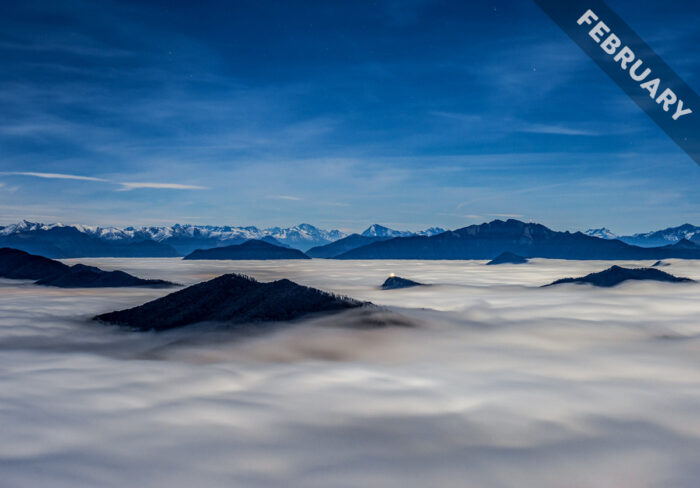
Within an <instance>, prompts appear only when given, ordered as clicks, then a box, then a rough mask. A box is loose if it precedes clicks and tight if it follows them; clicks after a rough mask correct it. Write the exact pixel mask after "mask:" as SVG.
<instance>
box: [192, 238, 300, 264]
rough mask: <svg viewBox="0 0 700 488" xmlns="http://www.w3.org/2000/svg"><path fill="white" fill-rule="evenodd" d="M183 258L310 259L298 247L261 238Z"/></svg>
mask: <svg viewBox="0 0 700 488" xmlns="http://www.w3.org/2000/svg"><path fill="white" fill-rule="evenodd" d="M183 259H188V260H194V259H310V258H309V256H307V255H306V254H304V253H303V252H301V251H299V250H298V249H289V248H286V247H281V246H275V245H274V244H270V243H269V242H265V241H261V240H255V239H253V240H250V241H246V242H244V243H243V244H237V245H234V246H225V247H215V248H213V249H198V250H196V251H194V252H192V253H191V254H188V255H187V256H185V257H184V258H183Z"/></svg>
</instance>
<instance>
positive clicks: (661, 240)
mask: <svg viewBox="0 0 700 488" xmlns="http://www.w3.org/2000/svg"><path fill="white" fill-rule="evenodd" d="M584 234H587V235H589V236H593V237H600V238H602V239H618V240H621V241H622V242H626V243H627V244H632V245H634V246H641V247H658V246H667V245H669V244H676V243H678V242H680V241H682V240H683V239H686V240H688V241H691V242H695V243H700V227H698V226H695V225H691V224H683V225H679V226H678V227H669V228H668V229H663V230H654V231H651V232H642V233H639V234H634V235H631V236H618V235H617V234H615V233H614V232H612V231H611V230H610V229H607V228H605V227H602V228H600V229H588V230H587V231H586V232H584Z"/></svg>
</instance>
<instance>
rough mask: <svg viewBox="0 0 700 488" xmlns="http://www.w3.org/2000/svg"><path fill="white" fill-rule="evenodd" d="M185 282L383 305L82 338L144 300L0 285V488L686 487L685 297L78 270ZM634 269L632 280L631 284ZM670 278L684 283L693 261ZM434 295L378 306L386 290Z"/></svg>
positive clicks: (692, 442)
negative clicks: (268, 287) (273, 283)
mask: <svg viewBox="0 0 700 488" xmlns="http://www.w3.org/2000/svg"><path fill="white" fill-rule="evenodd" d="M84 262H86V263H89V264H100V265H101V266H102V267H105V268H112V267H116V268H121V269H125V270H126V271H129V272H133V273H135V274H137V275H140V276H144V277H160V278H167V279H172V280H175V281H179V282H182V283H192V282H196V281H199V280H203V279H206V278H208V277H210V276H213V275H217V274H219V273H222V272H224V271H244V272H246V273H249V274H251V275H253V276H255V277H257V278H259V279H273V278H278V277H282V276H283V277H288V278H291V279H294V280H296V281H298V282H300V283H304V284H308V285H312V286H320V287H322V288H324V289H327V290H332V291H337V292H342V293H347V294H350V295H352V296H355V297H357V298H361V299H370V300H373V301H375V302H376V303H379V304H382V305H386V306H388V307H390V308H391V309H392V310H394V311H396V312H399V313H401V314H402V315H404V316H406V317H410V318H411V320H413V321H415V322H416V323H418V324H419V326H418V327H416V328H389V329H382V330H374V331H373V330H350V329H346V328H342V327H338V326H339V325H343V324H344V322H346V321H347V322H352V321H353V320H354V319H353V318H352V317H347V316H345V317H344V316H336V318H334V319H330V320H325V321H323V323H319V322H318V321H316V320H313V321H309V322H307V323H305V324H301V325H300V326H299V327H297V328H295V329H290V330H288V331H282V332H279V333H277V334H273V335H271V336H267V337H259V338H254V339H248V340H244V341H241V340H235V338H234V337H231V336H226V335H225V334H223V335H222V334H221V333H220V332H219V333H216V332H212V333H211V334H210V335H209V334H204V335H203V336H197V335H193V334H192V333H190V332H187V331H181V332H176V333H172V334H162V335H154V334H135V333H131V332H128V331H123V330H120V329H115V328H111V327H106V326H101V325H97V324H94V323H91V322H89V321H88V318H89V317H90V316H92V315H94V314H96V313H98V312H103V311H107V310H112V309H115V308H123V307H128V306H132V305H136V304H139V303H142V302H144V301H146V300H149V299H151V298H153V297H155V296H158V295H160V294H161V293H163V291H159V290H111V291H109V292H107V291H105V290H102V291H96V290H85V291H79V292H75V291H66V290H52V289H49V288H42V287H37V286H33V285H30V284H23V283H17V282H11V281H6V280H3V281H1V282H0V288H1V289H2V293H0V326H1V327H0V366H1V367H0V371H2V373H0V404H2V406H3V408H2V409H0V423H1V424H2V425H3V443H2V445H0V466H1V467H2V472H3V484H4V486H8V487H19V486H44V485H47V484H50V485H51V486H55V487H59V488H61V487H73V486H76V485H86V486H104V487H112V486H113V487H117V486H124V485H125V484H127V485H132V486H143V487H160V486H166V485H167V486H173V487H189V486H193V485H195V484H196V485H202V486H208V487H218V486H221V487H231V486H234V487H235V486H241V487H273V486H281V485H284V486H289V487H305V488H307V487H324V488H328V487H348V486H367V487H380V486H387V485H388V484H391V485H395V484H400V485H401V486H406V487H409V488H410V487H420V488H423V487H425V486H444V487H464V486H480V487H487V488H489V487H494V488H495V487H509V486H513V487H516V486H518V487H520V486H539V487H544V488H546V487H559V486H562V484H573V485H576V486H580V487H596V488H597V487H601V486H616V487H617V486H647V487H665V486H693V485H694V484H695V481H696V480H697V477H698V476H699V475H700V468H699V467H698V464H697V459H696V453H697V452H698V451H699V450H700V426H698V423H697V418H698V416H699V414H700V410H699V409H700V407H699V405H700V401H699V400H700V398H699V395H698V393H697V392H698V386H699V385H700V373H699V372H698V369H697V345H698V340H699V338H700V330H698V326H697V320H696V317H697V315H698V305H697V293H698V292H697V285H687V286H686V285H680V286H674V285H668V284H662V285H658V284H644V283H632V284H629V285H624V286H622V287H620V288H617V289H613V290H596V289H592V288H588V287H585V286H584V287H576V286H564V287H554V288H547V289H540V288H537V286H538V285H541V284H544V283H547V282H550V281H552V280H553V279H555V278H558V277H562V276H566V275H581V274H585V273H587V272H589V271H593V270H597V269H602V267H603V266H607V265H609V264H610V263H600V262H558V261H546V260H534V262H533V263H530V264H527V265H522V266H507V265H506V266H503V267H487V266H483V263H481V262H452V263H440V262H436V263H421V262H371V263H362V262H358V263H347V262H338V263H336V262H325V261H319V260H313V261H311V262H304V263H297V262H295V263H291V262H281V263H274V264H270V263H262V262H257V263H251V262H248V263H243V262H238V263H235V262H232V263H223V262H219V263H215V262H212V263H203V264H202V263H195V264H192V263H191V262H186V261H179V260H128V259H109V260H85V261H84ZM646 264H648V263H646ZM670 271H671V272H673V273H675V274H679V275H686V276H690V277H693V278H696V279H700V267H698V265H696V264H695V263H693V262H683V261H674V262H673V264H672V266H671V267H670ZM390 272H396V274H398V275H400V276H405V277H407V278H412V279H417V280H419V281H422V282H426V283H432V284H433V285H434V286H432V287H428V288H422V289H421V288H418V289H409V290H398V291H381V290H379V289H378V288H377V285H378V284H379V283H381V282H382V281H383V279H384V278H385V277H386V276H387V275H388V274H389V273H390Z"/></svg>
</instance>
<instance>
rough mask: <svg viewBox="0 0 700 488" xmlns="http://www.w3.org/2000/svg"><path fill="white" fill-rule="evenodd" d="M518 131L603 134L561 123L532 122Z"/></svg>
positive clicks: (567, 134) (581, 134) (573, 134)
mask: <svg viewBox="0 0 700 488" xmlns="http://www.w3.org/2000/svg"><path fill="white" fill-rule="evenodd" d="M518 132H527V133H530V134H555V135H563V136H601V135H605V134H604V133H602V132H596V131H592V130H585V129H576V128H573V127H566V126H563V125H547V124H532V125H526V126H524V127H521V128H519V129H518Z"/></svg>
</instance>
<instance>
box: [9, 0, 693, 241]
mask: <svg viewBox="0 0 700 488" xmlns="http://www.w3.org/2000/svg"><path fill="white" fill-rule="evenodd" d="M608 3H609V4H610V6H611V7H612V8H613V9H615V10H616V11H617V12H618V14H620V16H621V17H622V18H623V19H625V20H626V21H627V22H628V23H629V24H630V25H631V27H632V28H633V29H635V30H636V31H637V33H639V34H640V35H641V37H642V38H643V39H645V40H646V41H647V42H648V43H649V44H650V45H651V46H652V47H653V48H654V49H655V50H656V51H657V53H659V54H660V55H661V56H662V57H663V58H664V60H665V61H666V62H667V63H668V64H669V65H670V66H671V67H672V68H674V69H675V70H676V71H677V72H678V73H679V75H680V76H681V77H682V78H683V79H684V80H685V81H686V82H687V83H688V84H689V85H690V86H691V87H693V88H694V89H695V91H696V92H697V91H700V57H699V56H698V52H697V46H699V45H700V29H699V28H698V27H697V26H698V25H700V5H698V4H697V3H694V2H690V1H682V2H674V3H673V4H672V6H671V7H669V3H668V2H661V1H653V2H645V3H639V2H633V1H627V0H610V1H609V2H608ZM698 188H700V167H698V165H697V164H695V163H694V162H693V161H692V160H691V159H690V158H689V157H688V156H687V155H686V154H685V153H683V152H682V151H681V150H680V149H679V148H678V147H677V146H676V145H675V144H674V143H673V142H672V141H671V140H670V139H669V138H668V137H667V136H666V135H665V134H664V133H663V132H662V131H661V129H659V128H658V127H657V126H656V125H655V124H654V123H653V122H652V121H651V119H649V118H648V117H647V116H646V115H645V114H644V113H643V112H642V111H641V110H640V109H639V108H638V107H637V106H636V105H635V104H634V103H633V102H632V101H631V100H630V99H629V98H628V97H627V96H626V95H625V94H624V93H623V92H622V90H620V89H619V88H618V87H617V86H616V85H615V84H614V83H613V82H612V81H611V80H609V79H608V78H607V76H606V75H605V74H604V73H603V72H602V71H601V70H600V69H599V68H598V67H597V66H596V65H595V64H594V63H593V62H592V61H591V60H590V59H589V58H588V57H587V56H586V55H585V54H584V53H583V52H581V51H580V49H579V48H578V47H577V46H576V45H575V44H574V43H573V42H571V41H570V40H569V39H568V37H566V35H565V34H564V33H563V32H561V31H560V29H559V28H558V27H557V26H556V25H555V24H554V23H553V22H552V21H551V20H550V19H549V18H548V17H547V16H546V15H545V14H544V13H543V12H541V11H540V10H539V8H538V7H537V6H536V5H535V4H534V3H533V2H530V1H525V0H519V1H475V2H454V1H430V0H403V1H398V0H386V1H347V2H328V1H303V2H301V1H299V2H291V1H284V2H283V1H279V2H278V1H266V2H260V1H235V2H234V1H232V2H173V1H167V2H166V1H162V2H155V1H154V2H127V1H122V2H119V3H112V2H102V1H85V2H83V1H75V0H67V1H65V2H53V1H52V2H48V1H44V2H37V1H23V2H3V3H2V5H1V6H0V223H10V222H14V221H17V220H19V219H23V218H26V219H29V220H39V221H45V222H53V221H62V222H66V223H87V224H103V225H107V224H111V225H148V224H153V225H158V224H172V223H175V222H180V223H201V224H214V223H215V224H229V225H258V226H273V225H280V226H286V225H293V224H297V223H300V222H309V223H312V224H315V225H318V226H321V227H333V228H341V229H344V230H361V229H363V228H365V227H367V225H369V224H371V223H374V222H378V223H382V224H385V225H389V226H392V227H395V228H402V229H404V228H405V229H419V228H424V227H429V226H434V225H439V226H442V227H446V228H458V227H463V226H465V225H470V224H473V223H480V222H482V221H486V220H492V219H494V218H503V217H509V216H513V217H515V218H520V219H523V220H528V219H533V220H534V221H537V222H541V223H544V224H546V225H549V226H551V227H553V228H556V229H571V230H576V229H584V228H588V227H598V226H607V227H610V228H612V229H613V230H615V231H617V232H619V233H629V232H637V231H644V230H650V229H655V228H660V227H666V226H669V225H678V224H681V223H683V222H691V223H696V224H700V199H699V198H698Z"/></svg>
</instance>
